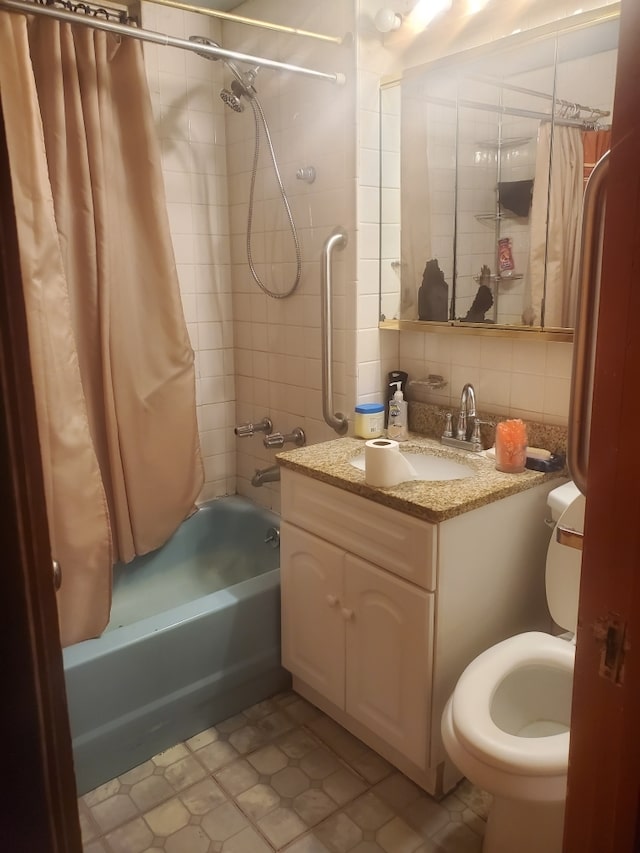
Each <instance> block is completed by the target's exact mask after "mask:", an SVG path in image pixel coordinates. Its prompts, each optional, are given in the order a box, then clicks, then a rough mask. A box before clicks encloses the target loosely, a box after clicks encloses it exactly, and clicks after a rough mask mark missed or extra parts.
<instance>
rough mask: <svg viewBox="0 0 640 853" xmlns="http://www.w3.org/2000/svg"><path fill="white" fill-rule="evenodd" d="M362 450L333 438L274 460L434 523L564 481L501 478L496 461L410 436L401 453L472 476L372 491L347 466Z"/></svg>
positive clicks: (353, 441) (530, 475)
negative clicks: (443, 462) (451, 464)
mask: <svg viewBox="0 0 640 853" xmlns="http://www.w3.org/2000/svg"><path fill="white" fill-rule="evenodd" d="M364 445H365V442H364V440H363V439H359V438H337V439H334V440H333V441H325V442H322V443H321V444H312V445H310V446H308V447H300V448H296V449H294V450H286V451H283V452H281V453H278V454H277V456H276V459H277V461H278V462H279V464H280V465H282V467H283V468H287V469H290V470H291V471H297V472H298V473H300V474H306V475H307V476H309V477H313V478H314V479H316V480H321V481H322V482H324V483H330V484H331V485H333V486H337V487H338V488H340V489H345V490H346V491H348V492H353V493H354V494H357V495H361V496H362V497H364V498H368V499H369V500H373V501H376V502H377V503H381V504H384V505H385V506H388V507H391V508H392V509H397V510H399V511H400V512H405V513H407V514H408V515H413V516H415V517H416V518H422V519H424V520H426V521H431V522H435V523H437V522H439V521H445V520H446V519H448V518H453V517H454V516H456V515H461V514H462V513H464V512H468V511H469V510H472V509H476V508H478V507H481V506H484V505H485V504H489V503H492V502H493V501H496V500H499V499H500V498H506V497H508V496H509V495H514V494H516V493H517V492H523V491H525V490H526V489H530V488H531V487H532V486H537V485H538V484H539V483H544V482H546V481H547V480H550V479H554V478H559V477H566V472H564V471H556V472H554V473H552V474H543V473H540V472H537V471H529V470H526V471H524V472H523V473H522V474H502V473H501V472H500V471H496V469H495V463H494V460H493V459H488V458H487V457H486V456H484V455H483V454H478V453H470V452H469V451H466V450H457V449H455V448H449V447H444V446H443V445H441V444H440V443H439V442H438V441H436V440H434V439H432V438H425V437H424V436H422V435H418V434H414V433H410V435H409V440H408V441H406V442H403V443H402V445H401V450H404V451H410V452H412V453H424V454H426V455H433V456H439V457H442V458H445V459H452V460H454V461H456V462H463V463H464V464H466V465H468V466H469V467H470V468H472V469H474V471H475V472H476V473H475V474H472V475H471V476H469V477H465V478H464V479H461V480H433V481H427V480H412V481H409V482H406V483H400V485H398V486H394V487H392V488H388V489H382V488H375V487H373V486H369V485H367V483H365V479H364V471H362V470H359V469H358V468H355V467H354V466H353V465H351V464H350V461H349V460H350V459H352V458H353V457H354V456H358V455H360V454H364Z"/></svg>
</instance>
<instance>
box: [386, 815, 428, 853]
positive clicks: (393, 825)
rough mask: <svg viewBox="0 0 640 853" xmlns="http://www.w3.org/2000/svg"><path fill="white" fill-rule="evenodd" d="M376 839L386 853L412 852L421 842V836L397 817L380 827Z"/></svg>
mask: <svg viewBox="0 0 640 853" xmlns="http://www.w3.org/2000/svg"><path fill="white" fill-rule="evenodd" d="M376 841H377V842H378V844H379V845H380V847H382V849H383V850H385V851H386V853H414V851H415V850H417V848H418V847H420V845H421V844H422V838H421V837H420V836H419V835H418V834H417V833H416V832H414V831H413V830H412V829H411V827H410V826H409V825H408V824H407V823H405V822H404V821H403V820H402V818H399V817H394V818H392V820H390V821H389V823H385V825H384V826H382V827H380V829H379V830H378V832H377V834H376Z"/></svg>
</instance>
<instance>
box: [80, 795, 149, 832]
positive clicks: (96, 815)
mask: <svg viewBox="0 0 640 853" xmlns="http://www.w3.org/2000/svg"><path fill="white" fill-rule="evenodd" d="M137 813H138V810H137V809H136V807H135V805H134V803H133V802H132V800H131V799H130V797H129V796H127V794H114V795H113V796H112V797H109V799H108V800H103V801H102V802H100V803H98V805H96V806H93V807H92V808H91V816H92V817H93V819H94V820H95V822H96V823H97V824H98V826H99V827H100V829H101V830H102V832H109V830H111V829H115V828H116V826H120V825H121V824H123V823H126V822H127V821H128V820H130V819H131V818H132V817H135V815H137Z"/></svg>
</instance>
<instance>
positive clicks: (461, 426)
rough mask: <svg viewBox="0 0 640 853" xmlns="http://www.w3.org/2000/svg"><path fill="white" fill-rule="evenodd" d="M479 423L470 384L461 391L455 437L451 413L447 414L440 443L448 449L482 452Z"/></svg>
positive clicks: (474, 395)
mask: <svg viewBox="0 0 640 853" xmlns="http://www.w3.org/2000/svg"><path fill="white" fill-rule="evenodd" d="M481 423H485V421H481V420H480V419H479V418H478V416H477V413H476V392H475V391H474V390H473V385H472V384H471V383H470V382H467V384H466V385H465V386H464V388H463V389H462V393H461V394H460V411H459V413H458V423H457V427H456V433H455V437H454V435H453V429H452V424H451V413H450V412H449V413H448V414H447V421H446V424H445V428H444V433H443V435H442V438H441V439H440V441H441V442H442V444H447V445H449V446H450V447H458V448H460V449H461V450H471V451H473V452H474V453H480V451H481V450H482V439H481V437H480V424H481Z"/></svg>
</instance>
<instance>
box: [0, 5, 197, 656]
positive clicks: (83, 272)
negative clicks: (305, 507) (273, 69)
mask: <svg viewBox="0 0 640 853" xmlns="http://www.w3.org/2000/svg"><path fill="white" fill-rule="evenodd" d="M0 104H1V106H2V110H3V113H4V120H5V125H6V132H7V143H8V148H9V159H10V164H11V180H12V187H13V192H14V196H15V200H16V219H17V225H18V241H19V250H20V261H21V268H22V278H23V287H24V295H25V306H26V312H27V325H28V333H29V347H30V353H31V360H32V369H33V376H34V392H35V399H36V410H37V415H38V428H39V437H40V445H41V455H42V462H43V472H44V480H45V493H46V500H47V512H48V519H49V532H50V538H51V543H52V556H53V557H54V558H56V559H57V560H58V561H59V562H60V564H61V567H62V586H61V589H60V591H59V593H58V611H59V620H60V632H61V639H62V643H63V645H68V644H70V643H74V642H78V641H79V640H83V639H87V638H88V637H94V636H98V635H99V634H100V633H101V632H102V630H103V629H104V627H105V626H106V624H107V622H108V618H109V606H110V595H111V566H112V563H113V562H114V561H115V560H118V559H119V560H124V561H129V560H131V559H132V558H133V557H134V556H135V555H136V554H144V553H146V552H148V551H151V550H153V549H155V548H157V547H159V546H160V545H162V544H163V543H164V542H165V541H166V540H167V539H168V538H169V536H170V535H171V534H172V533H173V531H174V530H175V529H176V528H177V527H178V525H179V524H180V523H181V521H182V520H183V519H184V518H185V517H186V516H187V515H189V514H190V513H191V512H192V511H193V508H194V502H195V500H196V498H197V495H198V493H199V491H200V488H201V485H202V480H203V474H202V463H201V459H200V450H199V440H198V431H197V422H196V409H195V374H194V363H193V351H192V349H191V346H190V343H189V339H188V335H187V330H186V326H185V323H184V318H183V313H182V305H181V301H180V294H179V289H178V283H177V276H176V269H175V262H174V258H173V252H172V248H171V241H170V234H169V227H168V219H167V214H166V205H165V200H164V188H163V184H162V177H161V170H160V156H159V148H158V144H157V141H156V139H155V136H154V127H153V118H152V113H151V105H150V100H149V94H148V90H147V88H146V81H145V75H144V66H143V59H142V49H141V46H140V45H139V43H137V42H135V41H133V40H131V39H124V40H122V41H121V40H120V39H118V38H117V37H114V36H112V35H109V34H107V33H103V32H100V31H97V30H91V29H89V28H85V27H81V26H80V27H71V26H70V25H68V24H63V23H60V22H58V21H54V20H47V19H44V20H41V19H27V18H25V17H24V16H22V15H13V14H7V13H2V14H0Z"/></svg>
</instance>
